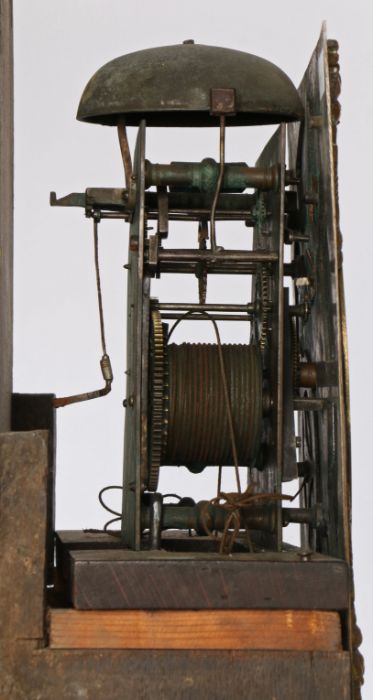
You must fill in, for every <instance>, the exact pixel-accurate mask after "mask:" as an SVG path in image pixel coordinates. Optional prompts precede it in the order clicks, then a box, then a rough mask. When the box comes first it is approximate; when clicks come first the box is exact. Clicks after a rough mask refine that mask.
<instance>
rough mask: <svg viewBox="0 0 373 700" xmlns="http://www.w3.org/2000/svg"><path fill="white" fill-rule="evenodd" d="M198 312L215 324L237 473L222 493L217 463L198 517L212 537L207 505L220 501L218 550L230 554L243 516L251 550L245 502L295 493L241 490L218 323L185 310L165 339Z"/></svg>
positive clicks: (271, 500)
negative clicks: (222, 516)
mask: <svg viewBox="0 0 373 700" xmlns="http://www.w3.org/2000/svg"><path fill="white" fill-rule="evenodd" d="M195 313H198V314H201V315H203V316H205V317H206V319H207V320H209V321H211V323H212V324H213V326H214V330H215V335H216V340H217V345H218V353H219V361H220V370H221V378H222V383H223V390H224V398H225V403H226V409H227V418H228V425H229V433H230V438H231V444H232V456H233V462H234V469H235V476H236V482H237V493H225V492H224V491H221V479H222V466H221V465H220V466H219V468H218V485H217V495H216V496H215V497H214V498H212V499H211V500H210V501H207V502H206V503H205V505H204V507H203V509H202V513H201V520H202V524H203V527H204V529H205V531H206V533H207V534H208V535H209V536H210V537H215V539H216V536H215V535H214V534H213V532H212V531H211V529H210V527H209V507H210V506H215V505H221V506H222V507H223V508H224V509H225V510H226V511H227V513H228V517H227V519H226V521H225V525H224V530H223V533H222V536H221V538H220V549H219V551H220V554H229V553H230V552H231V551H232V549H233V546H234V543H235V541H236V539H237V537H238V535H239V532H240V529H241V525H242V520H243V523H244V525H245V530H246V536H247V540H248V546H249V550H250V551H253V546H252V543H251V538H250V531H249V528H248V527H247V524H246V522H245V514H244V511H243V509H244V508H247V507H248V506H250V505H252V504H253V503H258V502H260V503H270V502H273V501H282V500H286V501H292V500H293V499H294V498H295V496H294V497H293V496H285V495H283V494H276V493H254V489H255V484H250V485H249V486H248V487H247V489H246V490H245V491H244V493H242V490H241V483H240V474H239V468H238V455H237V446H236V438H235V432H234V426H233V418H232V407H231V403H230V397H229V389H228V382H227V376H226V370H225V365H224V357H223V350H222V345H221V339H220V333H219V329H218V326H217V323H216V321H215V320H214V319H212V318H211V317H210V316H209V314H208V313H207V312H206V311H188V312H187V313H186V314H184V315H183V316H182V317H181V318H179V319H178V320H177V321H176V322H175V323H174V325H173V326H172V327H171V330H170V332H169V334H168V338H167V342H169V340H170V337H171V335H172V333H173V332H174V330H175V329H176V327H177V326H178V324H179V323H180V322H181V321H182V320H184V319H185V318H187V317H188V316H190V315H192V314H195ZM296 495H297V494H296Z"/></svg>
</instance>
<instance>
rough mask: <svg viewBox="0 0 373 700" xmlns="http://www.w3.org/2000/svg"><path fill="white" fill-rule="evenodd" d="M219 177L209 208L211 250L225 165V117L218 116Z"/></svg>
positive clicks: (213, 246)
mask: <svg viewBox="0 0 373 700" xmlns="http://www.w3.org/2000/svg"><path fill="white" fill-rule="evenodd" d="M219 151H220V156H219V177H218V181H217V183H216V190H215V194H214V199H213V202H212V206H211V215H210V239H211V250H216V249H217V245H216V228H215V215H216V208H217V206H218V199H219V194H220V191H221V187H222V184H223V177H224V164H225V116H224V115H222V114H221V115H220V136H219Z"/></svg>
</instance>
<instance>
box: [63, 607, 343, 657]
mask: <svg viewBox="0 0 373 700" xmlns="http://www.w3.org/2000/svg"><path fill="white" fill-rule="evenodd" d="M49 625H50V626H49V646H50V647H51V648H53V649H261V650H264V649H268V650H275V649H283V650H298V651H341V650H342V641H341V621H340V616H339V614H338V613H336V612H325V611H319V610H308V611H305V610H201V611H195V610H188V611H186V610H179V611H176V610H157V611H145V610H128V611H123V610H121V611H112V610H110V611H93V610H92V611H88V610H87V611H78V610H71V609H51V610H50V613H49Z"/></svg>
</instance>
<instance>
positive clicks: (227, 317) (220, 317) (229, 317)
mask: <svg viewBox="0 0 373 700" xmlns="http://www.w3.org/2000/svg"><path fill="white" fill-rule="evenodd" d="M252 316H253V314H246V316H241V315H239V314H209V319H212V320H213V321H249V320H250V318H252ZM162 318H164V319H167V320H172V319H174V320H177V319H179V318H180V319H184V314H178V313H163V314H162ZM185 320H186V321H207V320H208V319H206V318H204V317H203V316H187V317H186V318H185Z"/></svg>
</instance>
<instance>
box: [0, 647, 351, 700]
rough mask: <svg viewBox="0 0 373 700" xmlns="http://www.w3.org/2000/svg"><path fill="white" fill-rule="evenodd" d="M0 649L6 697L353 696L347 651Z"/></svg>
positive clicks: (339, 699) (319, 699)
mask: <svg viewBox="0 0 373 700" xmlns="http://www.w3.org/2000/svg"><path fill="white" fill-rule="evenodd" d="M0 653H1V658H2V673H1V676H0V697H1V698H4V699H5V698H6V700H24V698H27V700H51V698H55V699H56V700H59V699H60V698H63V700H77V698H86V700H118V698H120V699H121V700H133V699H134V698H139V699H140V698H141V700H153V699H154V698H161V699H162V700H190V699H191V698H193V700H200V699H201V700H202V699H205V698H214V700H226V699H227V698H245V700H270V699H271V700H272V699H274V698H276V700H289V699H290V698H297V699H298V698H299V699H301V700H351V691H350V679H349V675H350V659H349V654H348V653H346V652H294V651H288V652H284V651H191V650H180V649H178V650H175V651H174V650H169V649H167V650H158V651H153V650H149V649H147V650H143V651H142V650H135V651H133V650H121V649H117V650H109V649H100V650H94V649H90V650H86V651H84V650H78V649H67V650H64V649H50V648H45V649H32V648H30V644H29V643H28V644H26V643H25V642H19V643H17V644H16V645H13V646H11V645H9V643H8V644H7V645H4V648H3V649H2V650H1V652H0ZM14 660H16V663H14Z"/></svg>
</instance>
